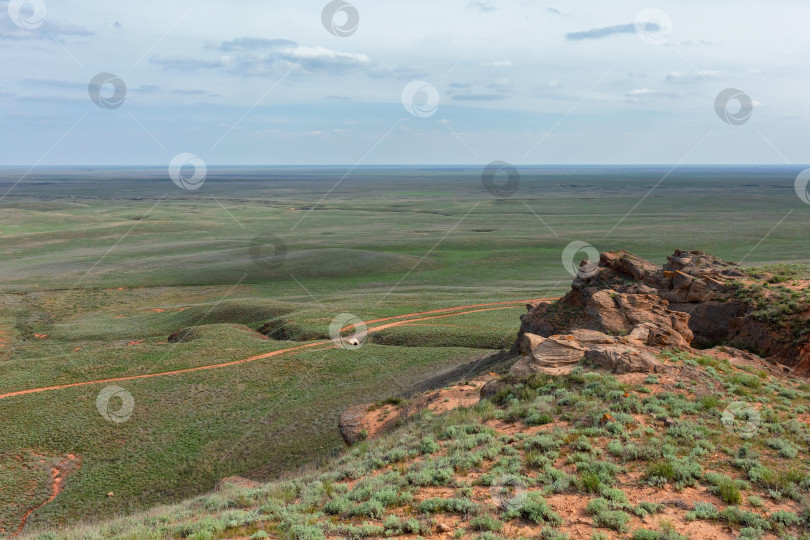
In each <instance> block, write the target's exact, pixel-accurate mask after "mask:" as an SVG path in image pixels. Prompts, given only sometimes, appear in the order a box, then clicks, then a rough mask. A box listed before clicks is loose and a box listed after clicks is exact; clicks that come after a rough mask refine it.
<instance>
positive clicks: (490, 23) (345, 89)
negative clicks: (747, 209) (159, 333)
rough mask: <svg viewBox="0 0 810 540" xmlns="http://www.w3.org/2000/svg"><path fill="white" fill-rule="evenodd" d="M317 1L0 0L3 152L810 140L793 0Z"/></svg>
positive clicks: (433, 158) (586, 147)
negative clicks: (724, 103)
mask: <svg viewBox="0 0 810 540" xmlns="http://www.w3.org/2000/svg"><path fill="white" fill-rule="evenodd" d="M326 7H327V2H325V1H321V0H317V1H311V0H302V1H298V2H280V1H275V0H269V1H268V0H263V1H255V0H245V1H243V2H239V3H234V2H224V1H219V0H207V1H205V2H203V1H201V0H178V1H176V2H171V3H166V2H157V1H155V0H141V1H139V2H121V1H111V2H92V3H91V2H79V1H76V0H62V1H60V2H55V1H53V0H50V1H49V0H13V2H11V4H10V3H9V2H4V3H2V5H0V62H1V63H2V68H3V70H2V72H3V74H4V77H3V78H2V80H0V115H1V116H2V122H3V133H4V137H3V141H2V145H0V165H23V166H25V165H29V166H30V165H34V164H38V165H64V164H67V165H85V164H90V165H125V164H132V165H161V164H168V163H169V161H170V160H171V159H172V157H173V156H175V155H177V154H179V153H181V152H188V153H192V154H196V155H198V156H200V157H201V158H202V159H203V160H205V162H206V163H208V164H209V165H227V164H245V165H255V164H269V165H273V164H302V165H320V164H338V165H343V164H345V165H355V164H400V163H401V164H444V163H452V164H481V163H488V162H490V161H493V160H503V161H507V162H510V163H514V164H545V163H553V164H557V163H572V164H581V163H605V164H611V163H639V164H646V163H671V164H675V163H734V164H737V163H739V164H744V163H789V162H792V163H805V162H807V161H808V159H807V158H806V152H805V151H804V150H805V146H806V145H805V141H806V134H807V133H808V132H810V117H808V107H807V105H806V97H805V95H806V86H807V85H806V83H807V82H808V76H807V75H808V70H810V62H808V59H809V58H808V56H809V55H810V39H808V35H810V28H808V27H807V24H806V21H807V20H808V18H809V16H810V4H808V3H807V2H802V1H801V0H795V1H794V0H791V1H788V0H776V1H773V2H767V3H766V2H739V1H737V2H730V1H725V0H718V1H713V2H711V3H709V2H705V1H698V0H687V1H679V2H674V1H671V2H659V3H657V4H652V5H651V4H649V3H647V2H635V1H620V2H610V3H608V2H603V1H597V0H582V1H579V2H543V1H535V0H522V1H520V0H509V1H506V0H503V1H500V0H473V1H470V0H449V1H445V2H441V3H437V2H430V1H426V0H412V1H409V2H397V3H395V2H382V1H380V0H377V1H375V2H371V1H366V0H362V1H360V0H358V1H352V2H351V4H350V5H349V6H344V7H343V8H342V9H339V10H338V11H337V12H336V14H335V17H334V18H332V19H329V20H331V21H332V22H333V24H334V26H332V28H331V30H332V31H333V32H330V29H328V28H327V27H326V26H325V24H324V17H323V15H324V10H325V8H326ZM355 14H356V16H357V18H358V20H359V23H358V24H357V25H356V28H355V27H354V25H353V21H352V20H351V18H352V17H354V15H355ZM786 15H789V16H786ZM349 27H350V28H349ZM336 28H337V29H338V30H340V28H346V29H347V30H346V31H344V32H342V33H344V34H348V35H344V36H341V35H334V34H335V33H338V34H340V33H341V32H339V31H335V29H336ZM99 73H111V74H114V75H116V76H117V77H119V78H120V80H121V81H123V82H124V84H125V85H126V95H125V98H124V100H123V102H122V103H121V104H120V106H117V107H109V108H104V107H103V106H99V105H97V104H96V103H94V102H93V100H91V98H90V96H89V94H88V84H89V83H90V81H91V80H92V79H93V78H94V77H95V76H96V75H97V74H99ZM414 81H421V82H418V83H415V86H414ZM406 88H418V89H421V91H419V92H417V93H416V94H413V92H411V93H410V94H406V95H405V96H403V90H405V89H406ZM727 88H736V89H739V90H740V91H741V92H743V93H744V94H745V95H747V96H748V97H749V98H750V103H751V104H752V107H753V109H752V111H751V114H750V118H748V117H747V116H746V119H745V121H744V122H743V123H741V124H740V125H734V124H732V123H727V122H724V121H723V120H722V119H721V118H720V116H719V115H718V113H717V111H716V110H715V99H716V97H717V95H718V94H719V93H720V92H722V91H723V90H725V89H727ZM111 90H112V85H102V86H101V90H100V92H101V95H102V99H101V102H102V103H104V98H108V97H109V95H110V94H111ZM411 98H413V99H411ZM107 104H108V105H109V102H107ZM735 107H739V103H737V102H731V103H730V104H729V111H730V113H731V114H735V109H734V108H735Z"/></svg>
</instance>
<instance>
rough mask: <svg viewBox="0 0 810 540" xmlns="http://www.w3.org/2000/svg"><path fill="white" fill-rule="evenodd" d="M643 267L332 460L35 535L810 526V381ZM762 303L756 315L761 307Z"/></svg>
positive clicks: (595, 532)
mask: <svg viewBox="0 0 810 540" xmlns="http://www.w3.org/2000/svg"><path fill="white" fill-rule="evenodd" d="M676 255H677V254H676ZM692 255H693V256H694V258H697V259H699V258H700V257H702V256H703V254H696V253H692ZM630 263H633V264H632V265H630ZM644 263H645V262H643V260H638V259H637V258H634V257H633V256H631V255H629V254H610V253H608V254H604V255H603V257H602V261H601V263H600V266H599V267H598V268H599V270H597V271H595V272H594V273H593V274H591V273H590V272H591V271H593V270H594V268H595V265H591V267H588V263H585V265H584V266H585V267H586V268H589V271H588V274H590V275H588V276H585V277H580V278H578V279H577V280H575V282H574V287H573V289H572V293H571V294H569V295H568V296H566V298H565V299H563V300H560V301H559V302H557V303H554V304H548V303H543V304H537V305H531V306H529V313H528V314H527V315H526V316H524V317H523V326H522V328H521V334H520V336H519V338H518V340H517V342H516V345H515V347H514V349H513V350H514V351H515V352H516V353H520V357H519V358H518V357H515V358H514V361H513V363H512V365H511V367H508V370H509V372H508V373H506V372H504V373H503V374H501V375H500V376H498V375H495V374H490V375H484V376H482V377H478V378H476V379H475V380H472V381H465V382H461V383H459V384H456V385H454V386H451V387H448V388H445V389H441V390H438V391H433V392H431V393H429V394H425V395H423V396H416V397H414V398H413V399H411V400H410V401H401V402H400V401H391V402H389V403H384V404H376V405H367V406H365V412H364V414H365V418H361V419H360V420H359V421H360V422H363V421H366V422H369V423H368V427H369V429H360V430H359V431H358V433H359V432H363V431H365V433H364V436H365V437H371V438H368V440H362V441H360V442H358V443H356V444H354V445H353V446H352V447H350V448H349V449H347V450H346V451H345V452H343V453H342V454H341V455H339V456H336V457H335V458H333V459H331V460H329V461H327V462H326V463H323V464H321V465H320V466H318V467H315V466H313V467H312V468H310V469H308V470H304V471H299V472H297V473H295V474H291V475H290V476H289V478H288V479H285V480H282V481H278V482H274V483H270V484H255V483H251V482H247V481H243V480H240V479H226V481H223V483H222V484H221V486H220V488H219V489H218V490H217V491H216V492H214V493H211V494H209V495H207V496H203V497H198V498H196V499H193V500H189V501H186V502H184V503H182V504H179V505H175V506H171V507H163V508H157V509H154V510H153V511H151V512H149V513H147V514H141V515H136V516H132V517H127V518H121V519H119V520H116V521H110V522H105V523H100V524H95V525H91V526H87V527H84V528H79V529H71V530H65V531H52V532H44V533H41V534H39V535H34V536H32V537H35V538H41V539H43V540H44V539H47V538H71V539H74V538H75V539H78V538H87V539H90V538H105V539H106V538H121V539H125V538H126V539H149V538H155V539H157V538H195V539H209V538H293V539H298V540H308V539H320V538H363V537H368V538H381V537H393V538H417V537H425V538H481V539H482V540H494V539H498V538H541V539H544V540H555V539H564V538H593V539H605V538H632V539H634V540H655V539H680V538H693V539H704V538H769V539H777V538H783V539H788V538H807V537H810V536H808V531H810V498H808V496H810V461H809V460H808V459H807V451H808V445H810V428H808V420H810V384H808V381H806V380H805V379H803V378H800V377H797V376H796V373H795V372H794V371H793V369H792V368H794V367H796V364H792V365H791V364H790V363H789V361H785V358H784V357H783V356H781V354H782V353H781V352H780V351H776V352H775V353H774V359H773V360H774V361H767V360H764V359H762V358H759V357H757V356H755V355H754V354H752V353H751V352H746V351H743V350H740V349H737V348H733V347H731V346H728V345H719V346H715V347H713V348H711V349H704V350H698V349H694V348H692V346H691V344H692V342H693V341H694V340H695V339H696V338H695V336H696V335H697V334H699V333H700V330H698V329H697V328H696V327H695V326H694V323H692V321H691V319H690V314H689V313H688V312H686V311H681V310H676V309H674V308H676V307H677V306H672V305H670V303H669V301H668V300H666V299H664V298H662V297H661V296H662V294H661V293H662V291H663V290H677V289H674V288H673V289H664V288H663V287H653V286H652V285H650V284H649V282H648V283H646V284H645V283H644V279H645V278H646V277H648V276H651V275H653V276H657V275H659V274H658V272H664V271H666V272H672V270H661V269H658V268H653V267H652V266H650V267H647V268H646V269H644V274H643V275H642V276H641V277H640V278H633V277H632V276H631V274H632V269H630V267H631V266H632V267H633V268H640V267H643V266H644ZM717 264H721V263H717ZM722 264H723V265H728V264H729V263H722ZM653 266H654V265H653ZM621 268H627V270H621ZM701 268H704V267H701ZM683 273H684V274H685V275H690V276H693V275H692V274H688V272H683ZM739 273H740V275H739V276H728V277H729V278H733V281H734V282H735V283H739V282H741V283H742V284H743V285H744V286H745V287H750V286H752V285H758V286H760V287H762V289H767V288H768V287H765V286H763V285H761V284H759V283H758V282H757V281H756V280H757V279H759V278H756V277H755V275H756V273H750V272H742V271H740V272H739ZM660 275H661V276H662V277H664V278H670V279H671V277H672V276H665V275H664V274H663V273H661V274H660ZM769 275H770V276H772V277H773V276H775V275H780V274H778V273H777V274H774V273H769ZM693 277H694V276H693ZM699 279H702V278H699ZM768 279H772V278H768ZM730 281H731V279H730ZM765 282H767V280H766V281H765ZM640 284H643V285H644V286H645V287H646V288H640ZM799 285H801V283H800V284H799ZM735 287H738V285H730V284H725V283H724V284H723V288H722V291H719V292H720V293H721V294H725V292H726V290H735V289H734V288H735ZM750 298H751V297H750V296H748V297H745V298H744V299H743V300H744V302H745V303H746V306H747V307H746V308H745V311H743V312H741V314H740V315H738V316H737V317H733V318H736V319H743V321H742V322H743V326H744V325H745V319H746V318H749V320H758V319H756V317H759V315H757V314H756V313H755V311H756V309H753V310H752V309H749V308H750V307H754V308H756V306H750V302H749V301H748V300H749V299H750ZM704 300H706V299H705V297H704V296H701V297H700V301H704ZM711 301H713V302H717V303H718V305H720V304H722V303H723V302H729V301H732V300H731V299H730V298H728V299H727V298H725V297H723V296H714V297H713V298H712V300H711ZM695 303H696V304H698V303H700V302H695ZM767 307H768V306H765V308H767ZM670 308H673V309H670ZM800 308H801V306H799V305H797V306H796V307H795V309H794V308H793V307H791V308H790V313H789V314H788V315H787V318H788V319H789V320H790V321H791V325H790V328H789V330H790V331H791V332H793V331H794V330H793V329H794V328H797V327H794V326H792V323H793V322H794V321H795V322H797V323H798V322H800V319H801V316H802V315H801V313H802V311H801V310H800ZM733 318H729V320H728V322H727V323H725V324H729V325H730V324H731V319H733ZM760 322H764V323H765V324H766V325H773V326H767V329H768V332H778V331H779V329H780V328H781V329H784V328H785V327H784V326H783V325H781V323H783V322H784V320H782V321H780V322H773V323H771V322H768V321H760ZM735 324H736V323H735ZM740 327H742V326H740ZM735 328H737V326H735ZM737 335H739V334H737ZM802 335H803V334H802ZM800 337H801V336H800ZM776 341H778V340H774V342H776ZM787 360H789V359H787ZM777 361H779V362H781V363H777ZM479 388H480V390H479ZM394 417H395V418H396V420H395V421H393V422H391V421H390V419H391V418H394ZM375 422H376V423H375ZM382 424H385V426H384V427H385V429H390V430H391V431H388V432H387V433H386V432H385V429H373V428H374V427H375V426H376V427H379V426H381V425H382ZM374 437H376V438H374Z"/></svg>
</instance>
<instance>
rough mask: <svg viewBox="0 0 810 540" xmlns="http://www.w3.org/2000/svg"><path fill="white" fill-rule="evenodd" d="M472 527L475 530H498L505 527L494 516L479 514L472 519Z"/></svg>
mask: <svg viewBox="0 0 810 540" xmlns="http://www.w3.org/2000/svg"><path fill="white" fill-rule="evenodd" d="M470 528H471V529H472V530H474V531H493V532H498V531H500V530H501V529H503V523H501V520H499V519H498V518H496V517H493V516H478V517H474V518H472V519H471V520H470Z"/></svg>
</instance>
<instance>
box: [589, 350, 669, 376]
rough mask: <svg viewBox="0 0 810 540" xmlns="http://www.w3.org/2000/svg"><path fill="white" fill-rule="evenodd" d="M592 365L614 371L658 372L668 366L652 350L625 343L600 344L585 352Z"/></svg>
mask: <svg viewBox="0 0 810 540" xmlns="http://www.w3.org/2000/svg"><path fill="white" fill-rule="evenodd" d="M585 359H586V360H588V362H590V363H591V364H592V365H594V366H596V367H600V368H603V369H607V370H609V371H610V372H612V373H617V374H621V373H658V372H662V371H665V368H666V366H665V365H664V364H663V363H662V362H661V361H660V360H658V359H657V358H656V357H655V355H653V354H652V353H650V352H647V351H644V350H640V349H638V348H635V347H628V346H624V345H599V346H596V347H594V348H592V349H591V350H589V351H587V352H586V353H585Z"/></svg>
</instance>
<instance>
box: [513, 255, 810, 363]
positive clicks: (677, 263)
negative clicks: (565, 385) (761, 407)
mask: <svg viewBox="0 0 810 540" xmlns="http://www.w3.org/2000/svg"><path fill="white" fill-rule="evenodd" d="M582 265H583V266H582V267H581V268H588V272H583V274H584V275H586V276H587V277H577V278H575V279H574V281H573V284H572V286H571V291H570V292H569V293H568V294H567V295H566V296H565V297H564V298H562V299H561V300H559V301H557V302H555V303H548V302H543V303H539V304H536V305H529V306H527V307H528V313H526V314H525V315H524V316H522V317H521V322H522V324H521V329H520V332H519V334H518V339H517V341H516V342H515V345H514V346H513V347H512V352H513V353H516V354H517V353H519V354H521V355H522V358H521V360H519V361H518V363H517V364H516V365H515V367H514V368H513V370H514V373H515V374H517V373H524V372H525V369H526V366H529V365H531V366H535V367H536V366H538V365H539V364H543V363H545V364H544V365H546V369H544V371H546V372H548V373H555V372H560V370H561V369H563V366H564V365H570V363H571V362H573V363H576V362H575V361H574V357H575V356H576V354H577V353H575V352H573V351H574V350H577V351H578V352H581V353H582V354H581V356H580V357H579V358H582V357H583V356H586V357H589V358H593V357H594V355H596V353H590V356H589V355H588V354H586V353H587V352H588V351H590V350H591V349H593V348H594V347H593V346H585V347H584V350H582V349H583V344H582V343H581V342H580V341H579V340H575V342H572V341H570V340H569V338H568V337H561V335H564V334H565V335H569V336H573V335H574V332H575V331H579V330H592V331H597V332H600V333H602V334H603V335H605V336H606V338H608V337H609V338H613V339H617V340H619V341H620V342H621V343H624V344H625V345H627V344H633V346H636V345H637V344H639V343H643V344H644V345H646V346H651V347H656V346H658V347H673V348H680V349H689V348H690V347H692V346H695V347H701V348H705V347H709V346H712V345H715V344H720V343H724V344H729V345H731V346H734V347H738V348H741V349H747V350H753V351H756V352H758V353H759V354H761V355H763V356H767V357H769V358H770V359H771V360H772V361H773V362H777V363H780V364H782V365H784V366H786V367H787V368H791V369H794V370H795V371H796V372H799V373H802V374H808V373H810V345H808V336H810V334H804V335H798V336H796V335H792V334H793V333H794V332H792V331H791V330H790V328H789V327H786V325H784V324H774V323H768V322H763V321H762V320H760V319H758V318H757V317H756V316H755V315H756V314H755V313H754V312H755V308H756V306H755V304H754V300H753V299H745V298H743V299H740V298H736V297H735V296H734V294H733V292H734V291H735V290H736V288H737V287H736V286H739V285H741V284H748V283H751V282H756V281H757V280H756V279H755V278H754V277H752V276H751V275H749V274H747V273H746V272H744V271H743V270H742V269H741V268H740V267H739V265H737V264H735V263H730V262H726V261H723V260H721V259H718V258H717V257H713V256H711V255H708V254H705V253H702V252H699V251H684V250H676V251H675V253H674V254H673V255H671V256H669V257H667V263H666V264H665V265H663V266H662V267H659V266H657V265H655V264H654V263H652V262H650V261H647V260H645V259H643V258H641V257H638V256H636V255H633V254H632V253H629V252H627V251H610V252H606V253H603V254H602V255H601V256H600V260H599V264H598V266H595V265H594V264H593V263H592V262H589V261H583V263H582ZM766 286H767V285H766ZM544 338H545V339H546V340H551V341H552V343H551V344H550V343H546V342H545V341H540V340H541V339H544ZM560 343H565V344H566V345H567V348H566V349H565V350H563V349H561V348H560V346H559V344H560ZM564 353H565V354H564ZM566 354H567V356H565V355H566ZM561 355H563V356H564V358H563V356H561ZM597 356H598V355H597ZM563 371H564V369H563Z"/></svg>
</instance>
